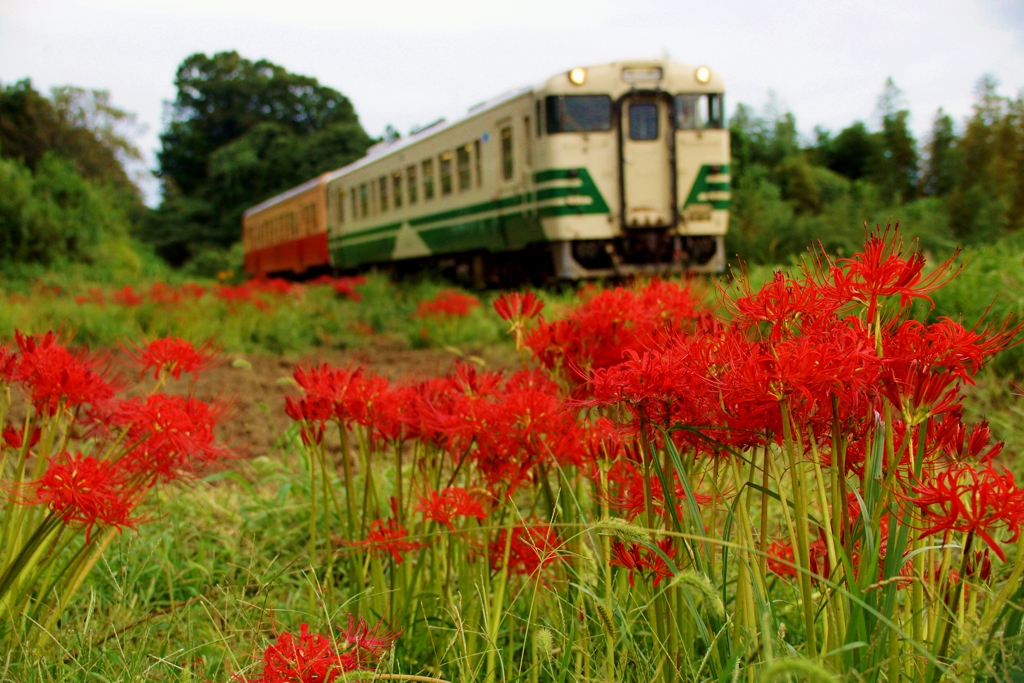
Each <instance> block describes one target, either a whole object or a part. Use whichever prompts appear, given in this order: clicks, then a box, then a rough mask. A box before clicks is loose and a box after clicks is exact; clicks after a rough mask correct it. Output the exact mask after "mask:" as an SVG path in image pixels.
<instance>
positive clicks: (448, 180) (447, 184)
mask: <svg viewBox="0 0 1024 683" xmlns="http://www.w3.org/2000/svg"><path fill="white" fill-rule="evenodd" d="M438 161H439V162H440V163H439V165H440V168H441V196H442V197H447V196H448V195H450V194H451V193H452V153H451V152H444V153H443V154H441V156H440V157H438Z"/></svg>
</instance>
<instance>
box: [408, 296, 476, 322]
mask: <svg viewBox="0 0 1024 683" xmlns="http://www.w3.org/2000/svg"><path fill="white" fill-rule="evenodd" d="M479 305H480V299H477V298H476V297H475V296H472V295H470V294H463V293H462V292H459V291H457V290H454V289H443V290H441V291H440V292H438V293H437V295H436V296H435V297H434V298H433V299H429V300H427V301H421V302H420V303H419V304H418V305H417V307H416V312H415V313H414V314H413V316H415V317H417V318H429V317H440V318H462V317H465V316H467V315H469V312H470V311H472V310H473V309H474V308H476V307H478V306H479Z"/></svg>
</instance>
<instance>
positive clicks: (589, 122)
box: [546, 95, 612, 133]
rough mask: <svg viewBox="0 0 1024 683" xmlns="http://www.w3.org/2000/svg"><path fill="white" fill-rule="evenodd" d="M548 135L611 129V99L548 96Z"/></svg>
mask: <svg viewBox="0 0 1024 683" xmlns="http://www.w3.org/2000/svg"><path fill="white" fill-rule="evenodd" d="M546 109H547V129H548V133H577V132H589V131H606V130H611V129H612V98H610V97H608V96H607V95H549V96H548V98H547V101H546Z"/></svg>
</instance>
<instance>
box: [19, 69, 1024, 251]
mask: <svg viewBox="0 0 1024 683" xmlns="http://www.w3.org/2000/svg"><path fill="white" fill-rule="evenodd" d="M175 87H176V91H177V94H176V97H175V99H174V101H173V102H171V103H170V109H169V111H170V117H169V123H168V124H167V126H166V128H165V129H164V131H163V132H162V133H161V135H160V144H161V147H160V151H159V153H158V169H157V175H158V177H159V178H160V180H161V184H162V197H161V201H160V204H159V206H158V207H156V208H155V209H146V208H145V207H144V206H143V204H142V201H141V198H140V194H139V191H138V189H137V188H136V187H135V185H134V184H133V183H132V180H131V178H130V177H129V174H128V173H127V172H126V170H125V167H126V166H125V165H126V164H127V163H129V162H132V161H133V160H138V159H139V158H140V154H139V152H138V150H137V149H136V148H135V147H134V145H133V143H132V131H133V130H134V129H135V123H134V117H133V116H132V115H131V114H129V113H127V112H124V111H123V110H120V109H118V108H117V107H115V106H114V105H113V104H112V103H111V98H110V95H109V93H106V92H103V91H86V90H82V89H78V88H70V87H68V88H58V89H55V90H54V91H52V92H51V93H50V95H49V97H47V96H44V95H43V94H41V93H39V92H37V91H36V90H35V89H34V88H33V87H32V85H31V82H30V81H28V80H24V81H19V82H17V83H14V84H11V85H7V86H3V85H2V84H0V261H6V262H10V261H22V262H36V263H44V264H45V263H53V262H56V261H59V260H61V259H71V260H85V261H88V260H89V259H90V258H95V254H96V251H97V249H98V245H100V244H101V243H102V242H103V239H104V238H105V237H104V236H107V237H110V236H114V237H118V238H120V237H125V238H128V237H130V238H131V239H135V240H137V241H139V242H141V243H143V244H145V245H148V246H147V247H146V248H148V249H151V250H153V251H155V253H157V254H158V255H160V256H161V257H162V258H163V259H164V260H165V261H167V262H169V263H171V264H172V265H175V266H180V265H183V264H188V263H193V264H194V263H197V262H199V261H202V260H204V259H207V260H209V259H211V258H212V260H213V261H214V262H219V261H218V259H220V261H223V260H224V258H225V257H224V254H225V253H227V251H228V250H229V249H231V248H232V247H233V246H234V245H236V244H237V242H238V239H239V235H240V228H239V226H240V223H241V214H242V212H243V211H244V210H245V209H246V208H248V207H249V206H252V205H253V204H256V203H258V202H260V201H262V200H264V199H266V198H267V197H270V196H272V195H274V194H276V193H278V192H281V191H283V190H286V189H288V188H289V187H293V186H294V185H297V184H299V183H301V182H304V181H306V180H308V179H310V178H312V177H314V176H316V175H318V174H320V173H323V172H324V171H328V170H332V169H335V168H339V167H341V166H344V165H346V164H348V163H350V162H352V161H354V160H356V159H358V158H360V157H361V156H363V155H364V154H365V152H366V150H367V149H368V148H369V146H370V145H371V144H372V143H373V142H375V140H374V138H372V137H371V136H370V135H369V134H367V132H366V131H365V130H364V129H363V127H362V126H361V125H360V123H359V119H358V116H357V115H356V113H355V109H354V107H353V106H352V103H351V102H350V101H349V100H348V98H346V97H345V96H344V95H343V94H341V93H340V92H339V91H337V90H335V89H333V88H330V87H327V86H325V85H322V84H320V83H319V82H318V81H317V79H315V78H312V77H309V76H303V75H300V74H294V73H291V72H289V71H287V70H286V69H284V68H283V67H281V66H279V65H277V64H273V63H272V62H269V61H267V60H258V61H251V60H249V59H246V58H244V57H242V56H241V55H239V54H238V53H237V52H221V53H217V54H214V55H205V54H201V53H197V54H193V55H190V56H189V57H187V58H186V59H185V60H184V61H183V62H182V63H181V65H180V66H179V67H178V70H177V72H176V75H175ZM876 109H877V112H876V116H875V117H874V119H873V121H872V122H871V123H870V124H869V123H867V122H863V121H856V122H854V123H852V124H851V125H849V126H847V127H846V128H844V129H842V130H840V131H838V132H833V131H830V130H827V129H825V128H817V129H815V131H814V134H813V136H811V137H810V138H808V137H804V136H801V135H800V133H799V132H798V129H797V122H796V117H795V116H794V115H793V113H792V112H790V111H786V110H785V109H784V108H783V107H781V106H780V105H779V104H778V103H777V102H776V101H775V100H771V101H769V103H768V104H767V105H766V106H765V107H763V108H762V109H761V110H760V111H758V110H756V109H755V108H753V107H751V106H749V105H745V104H740V105H738V106H737V108H736V111H735V113H734V114H733V116H732V118H731V119H730V122H729V127H730V133H731V139H732V155H733V160H732V166H731V175H732V183H733V192H732V220H731V224H730V232H729V235H728V237H727V248H728V250H729V252H730V254H734V255H738V257H739V258H741V259H743V260H745V261H748V262H753V263H775V262H781V261H785V260H787V259H788V258H791V257H792V256H793V255H796V254H799V253H802V252H803V250H804V249H805V248H806V246H807V244H809V243H810V242H811V241H813V240H817V241H821V242H822V244H823V245H824V246H825V247H826V248H827V249H829V250H830V251H833V252H835V253H840V254H842V253H852V251H853V250H854V249H855V248H856V247H857V246H859V245H860V244H862V240H863V228H862V227H861V226H862V224H863V223H864V221H868V222H869V223H875V222H881V223H884V222H886V221H887V220H888V219H890V218H893V219H898V220H900V221H901V222H902V224H903V226H904V229H905V230H906V231H907V232H908V233H910V234H911V235H915V236H918V237H919V238H920V239H921V240H922V242H923V244H924V246H925V247H926V248H928V249H931V250H936V251H947V250H949V249H951V248H952V247H953V246H954V245H955V244H972V243H985V242H991V241H993V240H996V239H999V238H1000V237H1001V236H1002V235H1004V234H1006V233H1008V232H1011V231H1017V230H1020V229H1021V228H1022V227H1024V91H1022V92H1021V93H1019V94H1018V95H1017V96H1016V97H1015V98H1013V97H1008V96H1005V95H1003V94H1001V93H1000V92H999V85H998V83H997V82H996V81H995V80H994V79H993V78H992V77H984V78H982V79H981V80H980V81H979V82H978V85H977V92H976V97H975V102H974V106H973V111H972V113H971V115H970V116H969V117H968V118H967V119H966V120H965V121H962V122H958V121H956V120H954V119H953V118H952V117H951V116H950V115H949V114H947V113H945V112H943V111H942V110H941V109H940V110H939V111H938V112H937V113H936V115H935V117H934V120H933V122H932V127H931V131H930V133H929V134H928V135H927V136H926V138H925V139H924V140H917V139H915V137H914V135H913V133H912V131H911V127H910V112H909V110H908V109H907V107H906V104H905V101H904V98H903V95H902V93H901V92H900V90H899V89H898V88H897V86H896V85H895V84H894V83H893V82H892V80H889V81H888V82H887V83H886V84H885V86H884V88H883V91H882V93H881V95H880V96H879V98H878V102H877V107H876ZM235 248H236V249H237V247H235Z"/></svg>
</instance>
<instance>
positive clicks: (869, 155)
mask: <svg viewBox="0 0 1024 683" xmlns="http://www.w3.org/2000/svg"><path fill="white" fill-rule="evenodd" d="M877 146H878V143H877V139H876V137H875V136H874V135H873V134H872V133H871V132H869V131H868V128H867V126H865V125H864V122H863V121H855V122H854V123H853V124H851V125H849V126H847V127H846V128H844V129H843V130H842V131H840V132H839V134H838V135H836V136H835V137H834V138H831V137H824V139H823V136H821V135H819V136H818V152H817V156H818V157H819V158H820V159H821V161H822V163H823V165H824V166H826V167H827V168H828V169H829V170H831V171H835V172H836V173H838V174H840V175H842V176H846V177H847V178H849V179H850V180H858V179H860V178H864V177H866V176H867V175H869V174H870V173H871V169H872V164H873V163H874V161H875V159H876V157H877V156H878V151H877Z"/></svg>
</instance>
